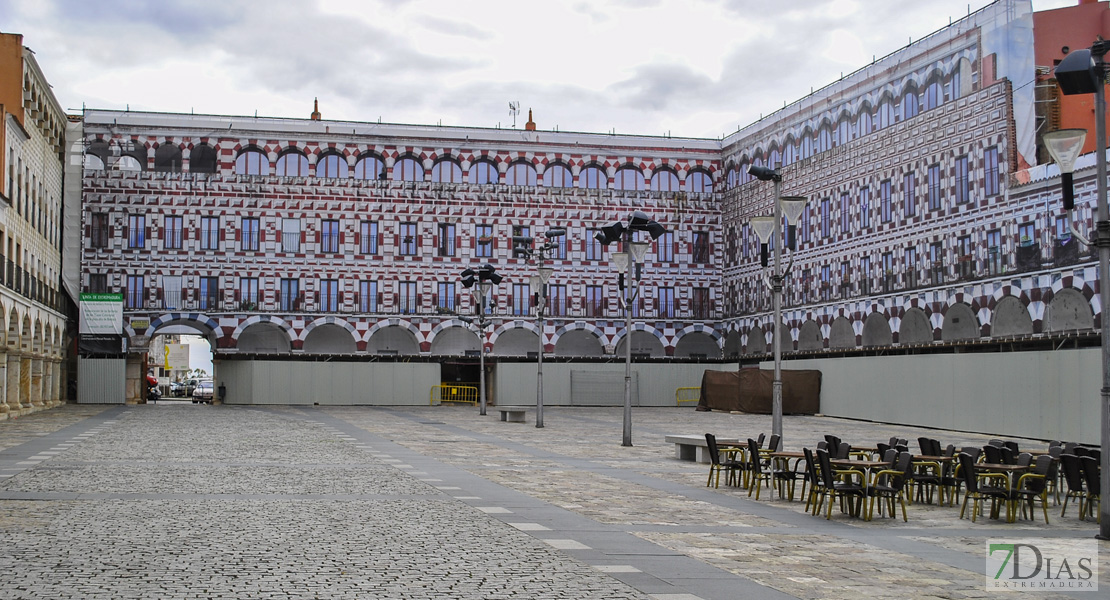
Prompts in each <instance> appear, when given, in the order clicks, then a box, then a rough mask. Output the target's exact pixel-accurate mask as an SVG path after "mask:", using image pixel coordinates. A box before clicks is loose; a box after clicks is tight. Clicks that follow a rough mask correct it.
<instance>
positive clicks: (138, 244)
mask: <svg viewBox="0 0 1110 600" xmlns="http://www.w3.org/2000/svg"><path fill="white" fill-rule="evenodd" d="M127 247H128V248H135V249H141V248H145V247H146V216H144V215H127Z"/></svg>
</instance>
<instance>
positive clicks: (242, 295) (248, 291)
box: [239, 277, 258, 310]
mask: <svg viewBox="0 0 1110 600" xmlns="http://www.w3.org/2000/svg"><path fill="white" fill-rule="evenodd" d="M239 310H258V278H257V277H240V278H239Z"/></svg>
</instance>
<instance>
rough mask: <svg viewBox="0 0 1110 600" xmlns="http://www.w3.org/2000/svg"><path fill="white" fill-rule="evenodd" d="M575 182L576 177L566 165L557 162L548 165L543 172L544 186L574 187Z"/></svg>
mask: <svg viewBox="0 0 1110 600" xmlns="http://www.w3.org/2000/svg"><path fill="white" fill-rule="evenodd" d="M573 184H574V177H573V176H572V175H571V174H570V169H568V168H566V166H565V165H561V164H558V163H556V164H553V165H550V166H548V167H547V169H545V170H544V172H543V185H544V187H572V186H573Z"/></svg>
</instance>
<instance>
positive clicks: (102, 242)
mask: <svg viewBox="0 0 1110 600" xmlns="http://www.w3.org/2000/svg"><path fill="white" fill-rule="evenodd" d="M89 216H90V220H91V221H92V227H90V229H91V232H90V233H91V234H92V239H91V240H90V243H91V244H92V247H93V248H107V247H108V213H92V214H91V215H89Z"/></svg>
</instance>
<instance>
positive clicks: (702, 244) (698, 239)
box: [693, 231, 709, 263]
mask: <svg viewBox="0 0 1110 600" xmlns="http://www.w3.org/2000/svg"><path fill="white" fill-rule="evenodd" d="M693 260H694V262H696V263H707V262H709V232H707V231H695V232H694V258H693Z"/></svg>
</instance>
